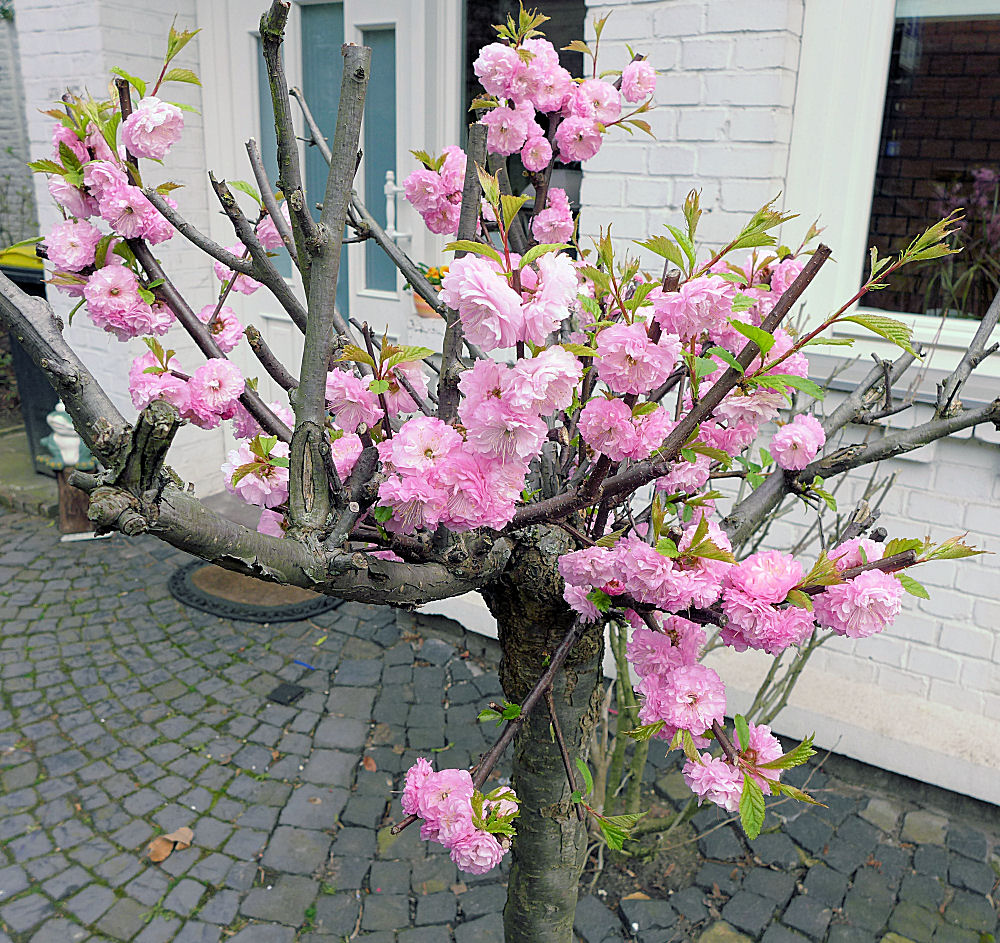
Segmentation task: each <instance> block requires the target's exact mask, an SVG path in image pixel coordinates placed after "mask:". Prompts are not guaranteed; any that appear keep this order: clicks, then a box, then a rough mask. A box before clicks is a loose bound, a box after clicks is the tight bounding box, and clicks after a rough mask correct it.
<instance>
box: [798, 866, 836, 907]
mask: <svg viewBox="0 0 1000 943" xmlns="http://www.w3.org/2000/svg"><path fill="white" fill-rule="evenodd" d="M803 886H804V887H805V890H806V892H807V893H808V894H809V895H811V896H812V897H815V898H816V899H817V900H819V901H821V902H822V903H824V904H826V905H827V906H829V907H832V908H837V907H839V906H840V904H841V902H842V901H843V899H844V894H845V893H846V892H847V878H846V877H844V875H843V874H841V873H840V872H839V871H834V870H833V869H832V868H828V867H827V866H826V865H825V864H822V863H820V864H814V865H813V866H812V867H811V868H810V869H809V870H808V871H807V872H806V877H805V881H804V882H803Z"/></svg>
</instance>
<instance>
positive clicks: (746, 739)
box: [733, 714, 750, 753]
mask: <svg viewBox="0 0 1000 943" xmlns="http://www.w3.org/2000/svg"><path fill="white" fill-rule="evenodd" d="M733 724H734V726H735V727H736V736H737V737H738V738H739V741H740V750H741V752H744V753H745V752H746V749H747V747H749V746H750V725H749V724H748V723H747V719H746V717H744V716H743V715H742V714H737V715H736V716H735V717H734V718H733Z"/></svg>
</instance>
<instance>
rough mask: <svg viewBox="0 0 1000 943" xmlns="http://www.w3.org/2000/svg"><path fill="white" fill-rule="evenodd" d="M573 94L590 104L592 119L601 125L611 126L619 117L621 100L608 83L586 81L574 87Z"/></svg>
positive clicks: (592, 80) (598, 80) (596, 80)
mask: <svg viewBox="0 0 1000 943" xmlns="http://www.w3.org/2000/svg"><path fill="white" fill-rule="evenodd" d="M575 94H576V95H578V96H581V97H583V98H585V99H586V100H587V101H589V102H590V104H591V106H592V107H593V117H594V118H596V119H597V120H598V121H600V123H601V124H605V125H607V124H611V123H612V122H614V121H617V120H618V119H619V118H620V117H621V113H622V102H621V98H620V97H619V95H618V89H616V88H615V87H614V86H613V85H612V84H611V83H610V82H605V81H603V80H602V79H587V80H586V81H584V82H582V83H581V84H580V85H578V86H577V87H576V91H575ZM588 117H589V115H588ZM560 147H561V145H560Z"/></svg>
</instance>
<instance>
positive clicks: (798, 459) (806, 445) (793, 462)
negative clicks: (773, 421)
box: [770, 413, 826, 471]
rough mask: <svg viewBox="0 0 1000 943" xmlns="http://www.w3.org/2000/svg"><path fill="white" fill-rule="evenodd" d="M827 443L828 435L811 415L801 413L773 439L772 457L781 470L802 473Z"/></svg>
mask: <svg viewBox="0 0 1000 943" xmlns="http://www.w3.org/2000/svg"><path fill="white" fill-rule="evenodd" d="M825 443H826V433H825V432H824V431H823V427H822V426H821V425H820V424H819V420H818V419H817V418H816V417H815V416H813V415H812V414H811V413H799V414H798V415H797V416H796V417H795V418H794V419H793V420H792V421H791V422H789V423H787V424H786V425H784V426H782V427H781V428H780V429H779V430H778V431H777V432H776V433H775V434H774V435H773V436H772V437H771V449H770V451H771V455H772V456H773V457H774V460H775V462H776V463H777V464H778V467H779V468H784V469H786V470H791V471H801V470H802V469H803V468H805V467H806V465H808V464H809V463H810V462H811V461H812V460H813V459H814V458H815V457H816V456H817V455H818V454H819V451H820V449H822V448H823V445H824V444H825Z"/></svg>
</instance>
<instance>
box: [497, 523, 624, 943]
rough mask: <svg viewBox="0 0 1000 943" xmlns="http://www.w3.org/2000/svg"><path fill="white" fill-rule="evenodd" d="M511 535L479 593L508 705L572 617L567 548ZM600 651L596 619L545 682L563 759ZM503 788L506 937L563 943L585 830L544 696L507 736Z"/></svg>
mask: <svg viewBox="0 0 1000 943" xmlns="http://www.w3.org/2000/svg"><path fill="white" fill-rule="evenodd" d="M521 541H522V542H521V543H520V545H519V546H517V547H516V548H515V550H514V552H513V553H512V554H511V560H512V561H514V562H512V564H511V565H510V567H509V568H508V570H507V571H506V572H505V574H504V576H503V578H502V579H501V580H500V581H499V582H497V583H494V584H492V585H491V586H490V587H489V588H488V589H484V590H483V596H484V598H485V599H486V603H487V605H488V606H489V607H490V611H491V612H492V613H493V615H494V616H495V617H496V619H497V623H498V626H499V635H500V646H501V650H502V657H501V662H500V681H501V684H502V685H503V689H504V693H505V694H506V696H507V697H508V698H509V699H510V700H511V701H514V702H521V701H522V700H523V699H524V698H525V696H526V695H527V694H528V692H529V691H530V690H531V688H532V687H533V685H534V684H535V682H536V681H537V680H538V678H539V677H540V676H541V674H542V673H543V672H544V671H545V667H546V665H547V660H546V659H547V656H549V655H551V654H552V652H553V651H555V649H556V647H557V646H558V644H559V642H560V641H561V640H562V638H563V637H564V636H565V635H566V633H567V632H568V631H569V630H570V629H571V628H572V626H573V623H574V619H575V614H574V613H573V612H572V611H571V610H570V608H569V607H568V606H567V605H566V603H565V601H564V600H563V598H562V589H563V582H562V578H561V577H560V576H559V571H558V569H557V567H556V559H557V557H558V556H559V555H560V554H562V553H566V552H567V551H568V550H572V549H574V546H573V545H571V544H570V543H569V541H568V538H567V537H566V535H565V533H564V532H562V531H561V530H558V529H556V528H539V529H537V530H536V531H534V532H532V533H530V534H526V535H523V536H522V537H521ZM603 648H604V633H603V631H602V628H601V626H600V625H596V626H594V627H592V628H591V629H589V630H588V631H587V633H586V634H585V635H584V636H583V637H582V638H581V639H580V641H579V642H578V643H577V644H576V646H575V647H574V649H573V650H572V652H571V653H570V655H569V657H568V658H567V660H566V664H565V667H564V669H563V670H562V671H560V672H559V673H558V674H557V675H556V677H555V680H554V682H553V686H552V693H553V697H554V702H555V706H556V715H557V717H558V719H559V725H560V728H561V730H562V733H563V736H564V737H565V740H566V746H567V748H568V750H569V753H570V756H571V757H577V756H580V757H585V756H586V748H587V745H588V744H589V742H590V735H591V731H592V730H593V728H594V725H595V723H596V721H597V717H598V709H599V706H600V695H601V680H602V673H601V660H602V655H603ZM577 777H578V783H577V784H578V786H580V787H581V788H582V787H583V783H582V781H579V774H577ZM512 785H513V787H514V790H515V791H516V792H517V795H518V797H519V798H520V799H521V801H522V805H521V812H520V815H519V816H518V819H517V822H516V826H517V838H516V839H515V840H514V846H513V850H512V856H513V858H512V864H511V871H510V881H509V884H508V889H507V906H506V908H505V910H504V928H505V938H506V941H507V943H572V939H573V917H574V914H575V911H576V898H577V886H578V884H579V880H580V873H581V871H582V869H583V865H584V859H585V855H586V850H587V830H586V824H585V823H581V822H580V821H579V820H578V819H577V816H576V811H575V809H574V804H573V803H572V802H570V798H569V797H570V793H571V792H572V787H571V786H570V785H569V783H568V782H567V779H566V771H565V769H564V767H563V761H562V757H561V755H560V752H559V747H558V744H557V743H556V741H555V738H554V736H553V732H552V729H551V727H550V719H549V714H548V710H547V709H546V707H545V704H544V702H542V703H540V704H539V705H538V707H536V708H535V710H534V711H533V712H532V714H530V715H529V717H528V718H527V719H526V721H525V722H524V724H523V725H522V727H521V729H520V730H519V731H518V734H517V737H516V739H515V741H514V777H513V784H512Z"/></svg>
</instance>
